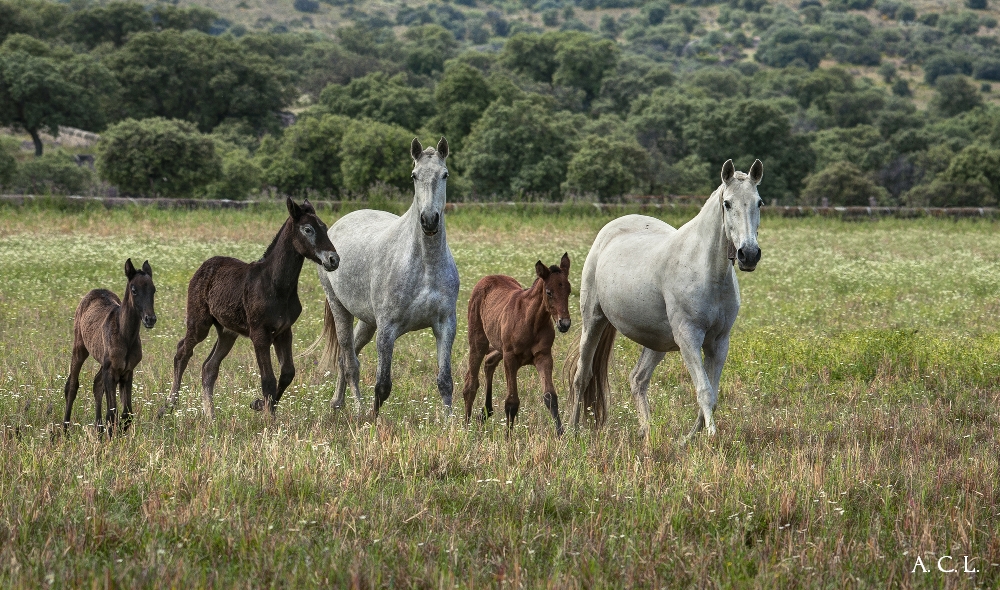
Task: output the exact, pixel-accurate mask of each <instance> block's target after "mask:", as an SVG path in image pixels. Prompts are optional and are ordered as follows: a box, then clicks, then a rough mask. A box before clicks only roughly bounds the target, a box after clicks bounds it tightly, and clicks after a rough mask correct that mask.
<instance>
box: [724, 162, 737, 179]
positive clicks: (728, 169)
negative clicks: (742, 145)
mask: <svg viewBox="0 0 1000 590" xmlns="http://www.w3.org/2000/svg"><path fill="white" fill-rule="evenodd" d="M734 176H736V166H733V161H732V160H726V163H725V164H723V165H722V183H723V184H729V182H730V181H732V179H733V177H734Z"/></svg>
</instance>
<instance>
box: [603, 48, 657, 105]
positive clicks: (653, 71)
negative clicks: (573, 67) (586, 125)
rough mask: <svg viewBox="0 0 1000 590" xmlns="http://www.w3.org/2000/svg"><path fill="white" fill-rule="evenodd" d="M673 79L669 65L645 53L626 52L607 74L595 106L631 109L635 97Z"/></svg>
mask: <svg viewBox="0 0 1000 590" xmlns="http://www.w3.org/2000/svg"><path fill="white" fill-rule="evenodd" d="M673 83H674V74H673V72H672V71H671V68H670V66H668V65H666V64H661V63H657V62H655V61H653V60H651V59H649V58H648V57H644V56H634V55H630V56H627V57H626V56H623V57H622V58H621V59H620V60H619V61H618V64H617V65H616V66H615V69H614V71H613V72H609V73H607V74H606V75H605V76H604V79H603V80H602V82H601V92H600V95H599V98H598V100H597V101H595V103H594V105H593V107H594V108H595V109H596V110H599V111H604V112H607V111H610V112H615V113H620V114H625V113H628V111H629V108H631V106H632V101H633V100H635V99H636V98H637V97H639V96H642V95H644V94H648V93H650V92H652V91H653V90H654V89H656V88H666V87H669V86H671V85H672V84H673Z"/></svg>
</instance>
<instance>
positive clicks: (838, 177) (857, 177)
mask: <svg viewBox="0 0 1000 590" xmlns="http://www.w3.org/2000/svg"><path fill="white" fill-rule="evenodd" d="M887 196H888V194H887V192H886V190H885V189H884V188H882V187H880V186H879V185H877V184H875V182H874V181H872V180H871V179H870V178H868V177H867V176H865V175H864V173H862V172H861V170H859V169H858V167H857V166H855V165H854V164H852V163H850V162H835V163H833V164H830V165H829V166H827V167H826V168H824V169H823V170H821V171H819V172H817V173H816V174H813V175H812V176H810V177H809V178H807V179H806V183H805V187H804V188H803V189H802V197H801V201H802V204H804V205H819V204H821V203H822V202H823V201H824V199H825V200H826V202H827V203H829V204H830V205H845V206H856V207H857V206H861V207H866V206H868V205H869V203H870V200H871V199H875V201H876V202H884V201H885V200H886V197H887Z"/></svg>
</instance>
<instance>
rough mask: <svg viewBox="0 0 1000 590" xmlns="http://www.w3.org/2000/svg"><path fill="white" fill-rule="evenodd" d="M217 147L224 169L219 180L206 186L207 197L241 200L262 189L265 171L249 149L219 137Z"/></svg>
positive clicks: (216, 142)
mask: <svg viewBox="0 0 1000 590" xmlns="http://www.w3.org/2000/svg"><path fill="white" fill-rule="evenodd" d="M215 149H216V152H217V153H219V154H220V155H221V157H222V171H221V174H220V176H219V179H218V180H216V181H215V182H213V183H211V184H209V185H208V186H206V187H205V192H204V194H205V196H206V197H208V198H210V199H230V200H233V201H240V200H243V199H246V198H247V197H248V196H249V195H250V194H251V193H253V192H254V191H257V190H260V187H261V183H262V181H263V171H262V170H261V168H260V165H259V164H258V163H257V162H256V161H255V160H254V159H253V158H252V157H251V156H250V151H249V150H247V149H246V148H244V147H241V146H238V145H235V144H232V143H229V142H226V141H220V140H218V139H217V140H216V141H215Z"/></svg>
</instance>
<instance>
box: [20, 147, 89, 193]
mask: <svg viewBox="0 0 1000 590" xmlns="http://www.w3.org/2000/svg"><path fill="white" fill-rule="evenodd" d="M93 181H94V173H93V172H92V171H91V170H90V168H88V167H87V166H79V165H77V163H76V162H75V161H74V160H73V156H71V155H70V154H68V153H66V152H64V151H62V150H50V151H48V152H47V153H46V154H45V155H43V156H36V157H34V158H31V159H30V160H27V161H25V162H23V163H22V164H21V165H20V166H18V168H17V172H16V173H15V174H14V179H13V183H12V185H13V186H14V187H16V188H17V189H18V190H20V191H23V192H25V193H31V194H53V193H55V194H64V195H73V194H80V193H82V192H84V191H85V190H86V189H87V188H89V187H90V185H91V184H92V183H93Z"/></svg>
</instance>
